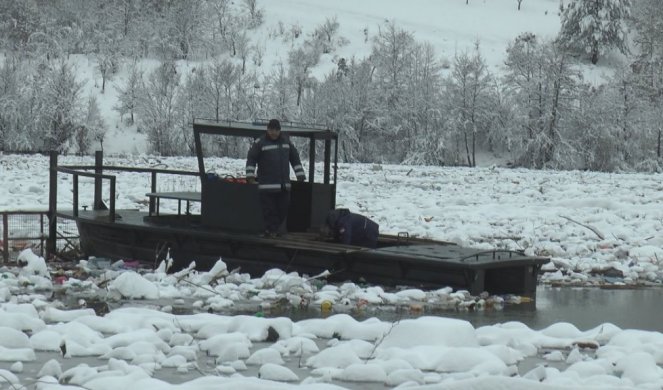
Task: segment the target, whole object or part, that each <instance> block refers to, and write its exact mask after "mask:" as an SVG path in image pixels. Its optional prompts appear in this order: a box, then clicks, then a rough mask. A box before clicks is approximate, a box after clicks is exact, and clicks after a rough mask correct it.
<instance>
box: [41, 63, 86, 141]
mask: <svg viewBox="0 0 663 390" xmlns="http://www.w3.org/2000/svg"><path fill="white" fill-rule="evenodd" d="M81 88H82V87H81V84H80V83H79V82H78V81H76V76H75V74H74V71H73V69H72V68H71V66H70V65H69V64H68V63H67V62H66V61H64V60H60V61H59V62H58V63H57V64H56V65H55V66H54V67H53V69H51V70H50V72H49V76H48V79H47V80H46V88H45V90H44V92H45V94H46V95H45V105H44V109H45V111H44V112H43V113H42V115H44V116H45V118H46V119H47V124H48V128H46V129H44V130H45V134H44V140H45V146H46V148H47V150H57V151H60V152H64V151H65V150H66V148H67V143H68V142H69V141H70V140H71V139H72V136H73V135H74V131H75V129H76V128H77V127H78V126H79V125H80V124H81V117H82V113H83V104H82V102H81V100H80V99H81Z"/></svg>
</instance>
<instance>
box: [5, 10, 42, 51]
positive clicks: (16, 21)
mask: <svg viewBox="0 0 663 390" xmlns="http://www.w3.org/2000/svg"><path fill="white" fill-rule="evenodd" d="M0 15H4V17H3V18H2V20H1V21H0V32H2V34H0V36H2V37H4V39H6V40H7V42H5V43H6V44H7V48H8V49H10V50H14V49H18V48H21V47H24V46H25V45H26V44H27V43H28V39H29V38H30V36H31V35H32V34H33V33H34V32H36V31H38V28H39V25H40V21H39V9H38V6H37V2H36V1H35V0H23V1H4V2H0ZM4 39H3V40H4Z"/></svg>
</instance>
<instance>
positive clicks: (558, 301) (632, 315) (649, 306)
mask: <svg viewBox="0 0 663 390" xmlns="http://www.w3.org/2000/svg"><path fill="white" fill-rule="evenodd" d="M662 308H663V288H660V287H656V288H640V289H613V290H610V289H601V288H594V287H592V288H572V287H539V288H538V290H537V299H536V302H532V303H521V304H519V305H507V306H505V307H504V309H503V310H501V311H494V310H493V311H488V310H486V311H484V312H465V313H450V315H449V317H455V318H463V319H465V320H468V321H470V322H471V323H472V324H473V325H474V326H475V327H479V326H483V325H491V324H495V323H503V322H507V321H519V322H522V323H524V324H525V325H527V326H529V327H530V328H532V329H536V330H539V329H543V328H545V327H548V326H550V325H552V324H554V323H557V322H568V323H571V324H573V325H575V326H576V327H577V328H578V329H580V330H581V331H584V330H589V329H592V328H595V327H597V326H599V325H601V324H603V323H606V322H609V323H612V324H614V325H616V326H618V327H620V328H622V329H642V330H652V331H657V332H663V312H662V311H661V309H662Z"/></svg>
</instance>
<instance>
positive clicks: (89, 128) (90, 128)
mask: <svg viewBox="0 0 663 390" xmlns="http://www.w3.org/2000/svg"><path fill="white" fill-rule="evenodd" d="M81 128H84V129H85V132H86V138H87V142H86V145H84V144H79V145H80V146H87V147H85V148H83V147H79V151H80V152H81V153H86V152H88V150H89V148H90V146H93V142H98V143H99V148H100V150H102V151H103V150H104V140H105V139H106V133H107V132H108V127H107V126H106V123H105V122H104V119H103V118H102V117H101V112H100V111H99V105H98V104H97V98H96V96H94V95H92V96H90V98H89V100H88V105H87V113H86V115H85V122H84V125H83V126H81Z"/></svg>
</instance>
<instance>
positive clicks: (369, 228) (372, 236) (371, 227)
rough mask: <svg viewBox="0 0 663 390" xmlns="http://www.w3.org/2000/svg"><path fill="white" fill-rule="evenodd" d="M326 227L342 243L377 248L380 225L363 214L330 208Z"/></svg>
mask: <svg viewBox="0 0 663 390" xmlns="http://www.w3.org/2000/svg"><path fill="white" fill-rule="evenodd" d="M325 222H326V225H327V226H326V228H327V229H329V233H330V234H331V235H332V236H333V237H334V239H335V240H336V241H338V242H340V243H342V244H347V245H357V246H363V247H367V248H375V247H376V246H377V244H378V235H379V234H380V226H379V225H378V224H377V223H375V222H374V221H372V220H371V219H369V218H368V217H365V216H363V215H361V214H355V213H351V212H350V210H348V209H336V210H330V211H329V213H328V214H327V220H326V221H325Z"/></svg>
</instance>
